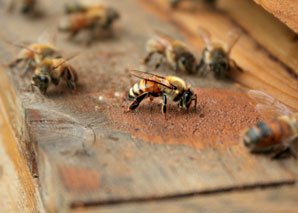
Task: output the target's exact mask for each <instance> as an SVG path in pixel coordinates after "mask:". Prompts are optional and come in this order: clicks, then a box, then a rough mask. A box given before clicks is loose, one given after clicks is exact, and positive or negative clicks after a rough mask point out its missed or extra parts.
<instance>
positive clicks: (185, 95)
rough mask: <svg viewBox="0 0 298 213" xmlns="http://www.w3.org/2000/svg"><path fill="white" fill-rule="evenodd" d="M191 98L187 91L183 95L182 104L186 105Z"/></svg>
mask: <svg viewBox="0 0 298 213" xmlns="http://www.w3.org/2000/svg"><path fill="white" fill-rule="evenodd" d="M190 98H191V93H190V91H187V92H186V93H185V94H184V103H188V102H189V100H190Z"/></svg>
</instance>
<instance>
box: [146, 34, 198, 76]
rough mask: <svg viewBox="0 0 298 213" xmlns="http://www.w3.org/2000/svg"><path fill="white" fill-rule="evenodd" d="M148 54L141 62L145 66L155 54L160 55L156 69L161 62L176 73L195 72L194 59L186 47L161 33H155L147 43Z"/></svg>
mask: <svg viewBox="0 0 298 213" xmlns="http://www.w3.org/2000/svg"><path fill="white" fill-rule="evenodd" d="M147 51H148V54H147V55H146V57H145V58H144V60H143V63H144V64H145V65H147V64H148V63H149V61H150V60H151V58H152V56H153V55H154V54H155V53H158V54H159V55H161V58H160V62H159V63H157V64H156V65H155V69H157V68H158V67H159V66H160V65H161V63H162V61H163V60H164V59H165V61H166V62H167V63H168V64H169V65H170V66H171V67H172V68H173V69H174V70H176V71H182V72H186V73H195V72H196V58H195V56H194V55H193V54H192V52H191V51H190V50H189V49H188V48H187V46H186V45H185V44H184V43H183V42H181V41H178V40H174V39H173V38H171V37H170V36H168V35H166V34H162V33H156V36H155V37H153V38H152V39H150V40H149V41H148V42H147Z"/></svg>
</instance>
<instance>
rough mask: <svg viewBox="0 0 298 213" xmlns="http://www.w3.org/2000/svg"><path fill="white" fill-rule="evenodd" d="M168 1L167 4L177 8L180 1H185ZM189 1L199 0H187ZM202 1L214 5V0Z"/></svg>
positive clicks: (195, 0) (196, 0)
mask: <svg viewBox="0 0 298 213" xmlns="http://www.w3.org/2000/svg"><path fill="white" fill-rule="evenodd" d="M168 1H169V4H170V6H171V7H172V8H177V7H178V6H179V5H180V3H181V2H183V1H185V0H168ZM189 1H192V2H194V3H195V2H198V1H199V0H189ZM201 1H202V2H203V3H206V4H210V5H214V4H215V2H216V0H201Z"/></svg>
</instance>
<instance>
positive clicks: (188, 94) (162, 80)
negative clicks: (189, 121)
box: [126, 70, 197, 117]
mask: <svg viewBox="0 0 298 213" xmlns="http://www.w3.org/2000/svg"><path fill="white" fill-rule="evenodd" d="M130 73H131V74H132V75H134V76H136V77H137V78H140V79H142V80H141V81H140V82H139V83H136V84H135V85H134V86H133V87H132V88H131V89H130V90H129V94H128V99H129V100H131V101H133V102H132V103H131V104H130V105H129V107H128V110H127V111H126V112H130V111H133V110H135V109H136V108H137V107H138V106H139V104H140V103H141V102H142V101H143V100H144V99H145V98H150V99H151V100H152V99H153V98H155V97H162V107H161V111H162V114H163V115H164V116H165V117H166V112H167V108H166V106H167V102H168V99H169V100H172V101H174V102H179V103H178V106H179V108H186V109H189V107H190V105H191V103H192V102H193V101H194V102H195V105H194V110H196V106H197V95H196V94H195V93H194V92H193V90H192V89H191V88H190V86H189V85H187V84H186V83H185V82H184V81H183V80H182V79H181V78H178V77H176V76H167V77H163V76H158V75H154V74H150V73H145V72H141V71H137V70H132V71H130Z"/></svg>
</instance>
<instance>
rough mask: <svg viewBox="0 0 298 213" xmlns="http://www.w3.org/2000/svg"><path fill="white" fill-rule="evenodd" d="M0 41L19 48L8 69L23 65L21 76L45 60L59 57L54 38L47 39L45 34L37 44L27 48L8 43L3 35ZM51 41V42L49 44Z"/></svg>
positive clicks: (47, 36) (47, 35)
mask: <svg viewBox="0 0 298 213" xmlns="http://www.w3.org/2000/svg"><path fill="white" fill-rule="evenodd" d="M0 37H1V39H2V40H3V41H4V42H6V43H7V44H9V45H12V46H15V47H18V48H21V51H20V52H19V54H18V56H17V58H16V59H15V60H13V61H12V62H10V63H9V65H8V66H9V67H10V68H14V67H16V66H18V65H19V64H20V63H24V70H23V74H22V75H25V74H26V73H27V72H28V71H29V70H32V69H35V68H36V66H37V65H38V64H39V63H40V62H41V61H42V60H43V59H45V58H52V57H60V53H59V51H58V50H57V49H56V48H55V46H54V45H53V43H55V40H56V37H55V36H53V37H52V38H51V39H50V38H49V34H48V33H47V32H45V33H43V34H41V36H39V38H38V42H37V43H33V44H31V45H29V46H25V45H21V44H15V43H13V42H10V41H9V40H7V39H6V38H4V36H3V35H0ZM50 40H51V42H49V41H50Z"/></svg>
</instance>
